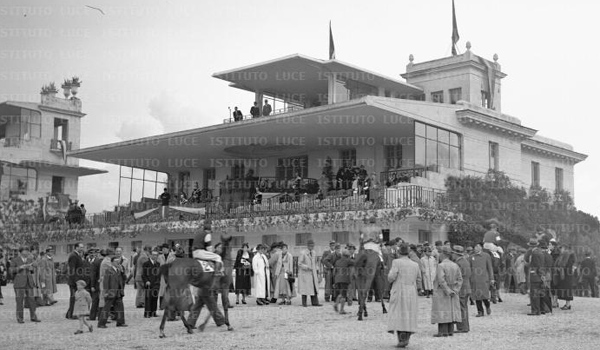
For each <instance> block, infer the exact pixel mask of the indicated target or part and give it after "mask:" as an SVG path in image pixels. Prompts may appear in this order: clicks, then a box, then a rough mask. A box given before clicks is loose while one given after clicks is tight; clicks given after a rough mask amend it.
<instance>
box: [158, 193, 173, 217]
mask: <svg viewBox="0 0 600 350" xmlns="http://www.w3.org/2000/svg"><path fill="white" fill-rule="evenodd" d="M159 198H160V204H161V207H162V208H161V211H162V218H163V220H164V219H166V217H167V211H168V210H169V202H170V201H171V194H169V191H168V190H167V189H166V188H165V189H164V191H163V193H161V195H160V196H159Z"/></svg>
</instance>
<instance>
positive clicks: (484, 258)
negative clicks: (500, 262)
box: [469, 243, 494, 317]
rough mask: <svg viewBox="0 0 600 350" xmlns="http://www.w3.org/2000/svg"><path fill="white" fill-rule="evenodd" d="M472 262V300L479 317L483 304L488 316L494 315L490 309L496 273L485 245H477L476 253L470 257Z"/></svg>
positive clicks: (481, 313) (481, 314)
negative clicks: (484, 249)
mask: <svg viewBox="0 0 600 350" xmlns="http://www.w3.org/2000/svg"><path fill="white" fill-rule="evenodd" d="M469 260H470V262H471V272H472V274H471V290H472V298H473V299H474V300H475V302H476V304H477V316H475V317H482V316H484V314H483V304H485V310H486V313H487V314H488V315H490V314H491V313H492V309H491V308H490V300H489V299H490V285H491V284H493V283H494V271H493V269H492V259H491V258H490V255H489V254H487V253H484V252H483V244H482V243H477V244H476V245H475V249H474V252H473V254H472V255H471V256H469Z"/></svg>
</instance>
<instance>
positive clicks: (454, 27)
mask: <svg viewBox="0 0 600 350" xmlns="http://www.w3.org/2000/svg"><path fill="white" fill-rule="evenodd" d="M458 39H460V36H459V35H458V26H457V25H456V12H455V11H454V0H452V56H456V55H457V52H456V43H458Z"/></svg>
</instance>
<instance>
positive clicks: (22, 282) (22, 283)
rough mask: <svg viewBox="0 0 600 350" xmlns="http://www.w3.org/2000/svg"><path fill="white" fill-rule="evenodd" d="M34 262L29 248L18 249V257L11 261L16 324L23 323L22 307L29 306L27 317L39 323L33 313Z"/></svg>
mask: <svg viewBox="0 0 600 350" xmlns="http://www.w3.org/2000/svg"><path fill="white" fill-rule="evenodd" d="M34 265H35V262H34V261H33V258H32V257H31V254H30V253H29V248H28V247H26V246H23V247H21V248H20V249H19V256H17V257H15V258H14V259H12V261H11V262H10V269H11V271H12V274H13V276H14V278H13V287H14V289H15V299H16V306H17V322H19V323H24V321H23V306H24V304H28V305H29V317H30V319H31V322H40V320H39V319H38V318H37V315H36V313H35V308H36V305H37V304H36V303H35V299H34V296H33V289H34V288H35V276H34V271H35V266H34Z"/></svg>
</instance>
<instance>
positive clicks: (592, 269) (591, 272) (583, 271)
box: [579, 250, 598, 298]
mask: <svg viewBox="0 0 600 350" xmlns="http://www.w3.org/2000/svg"><path fill="white" fill-rule="evenodd" d="M579 270H580V272H579V279H580V281H581V283H582V285H583V288H584V289H585V294H586V295H587V289H588V286H589V288H590V293H591V295H590V297H592V298H598V288H597V287H596V276H597V271H596V262H595V261H594V259H592V252H591V251H589V250H588V251H586V252H585V259H583V260H582V261H581V264H580V266H579Z"/></svg>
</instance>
